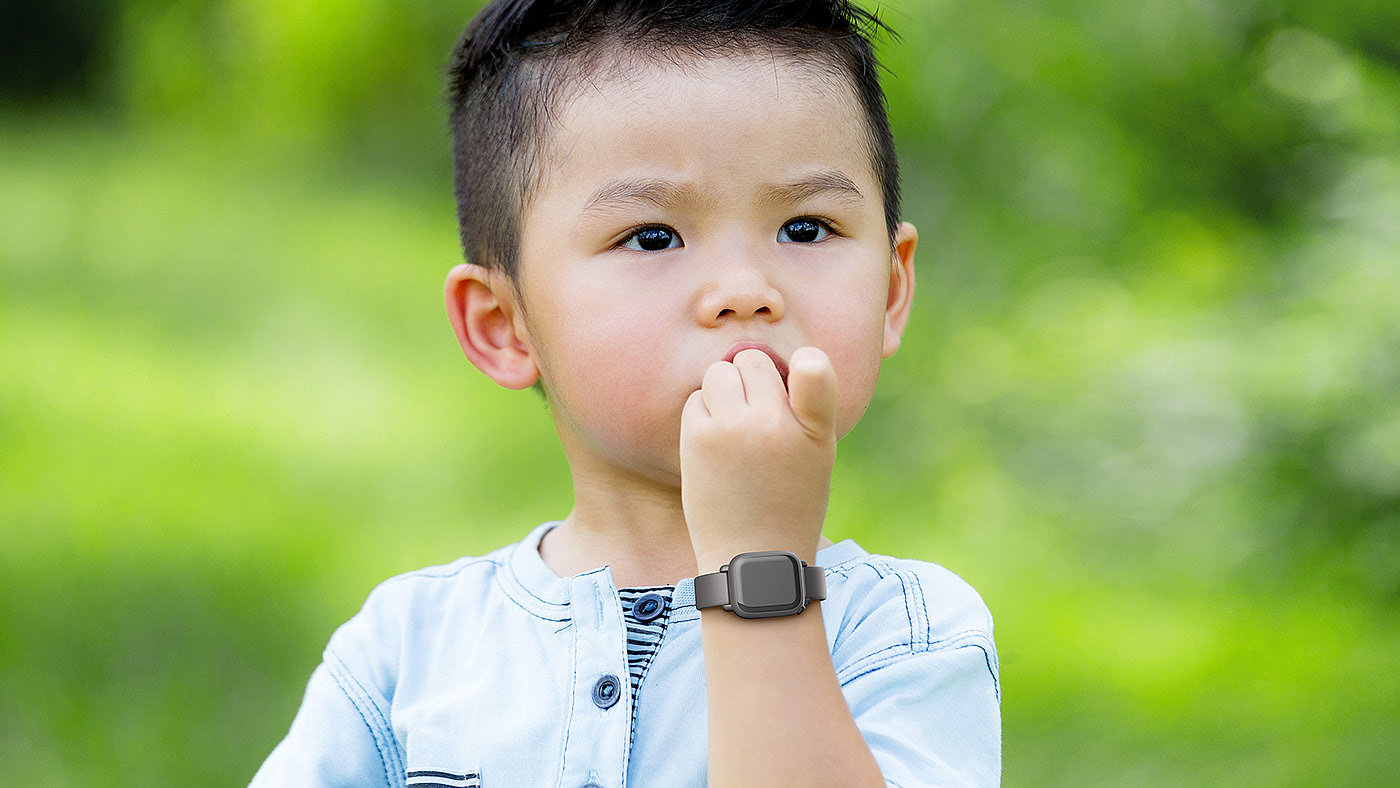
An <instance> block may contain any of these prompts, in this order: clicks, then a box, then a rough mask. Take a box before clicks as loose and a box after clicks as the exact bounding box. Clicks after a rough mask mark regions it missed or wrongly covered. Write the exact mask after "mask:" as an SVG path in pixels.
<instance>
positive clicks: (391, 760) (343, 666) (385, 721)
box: [326, 648, 406, 784]
mask: <svg viewBox="0 0 1400 788" xmlns="http://www.w3.org/2000/svg"><path fill="white" fill-rule="evenodd" d="M326 651H327V653H328V654H329V655H330V656H331V657H332V658H333V659H335V660H336V662H338V663H340V664H339V667H340V671H339V672H342V673H343V675H344V677H345V679H346V680H347V681H350V682H353V683H354V685H355V687H356V688H357V689H358V690H359V692H360V696H361V697H362V698H363V699H364V701H365V703H366V704H368V706H369V708H370V709H371V710H372V711H373V712H374V717H375V719H376V721H377V723H378V727H377V731H378V733H377V735H379V736H381V737H382V738H383V739H384V742H385V747H386V748H387V749H388V756H389V757H388V761H387V763H386V766H388V767H389V768H391V769H392V772H390V773H389V775H388V777H389V782H390V783H391V784H392V783H395V782H402V781H403V780H402V776H403V772H404V769H405V768H406V767H405V765H404V760H405V755H404V753H403V751H402V750H401V749H400V747H399V740H398V737H396V736H395V735H394V732H393V727H392V726H391V725H390V723H389V713H388V712H387V711H385V710H384V709H383V708H381V707H380V706H379V703H378V702H377V701H376V700H375V697H374V695H373V694H372V693H371V692H370V691H369V688H368V687H366V686H365V683H364V682H363V681H361V680H360V677H359V676H357V675H355V672H354V671H353V670H351V669H350V665H349V663H347V662H346V661H345V660H344V659H343V658H342V657H341V656H340V655H339V654H338V653H336V652H335V651H334V650H333V649H330V648H327V649H326ZM332 675H334V673H333V674H332ZM361 716H363V712H362V713H361ZM382 758H383V754H382V753H381V759H382Z"/></svg>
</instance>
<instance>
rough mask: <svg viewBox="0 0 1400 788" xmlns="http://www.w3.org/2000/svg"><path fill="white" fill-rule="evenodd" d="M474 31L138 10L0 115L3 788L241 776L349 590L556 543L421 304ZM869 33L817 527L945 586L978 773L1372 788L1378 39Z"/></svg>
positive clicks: (121, 15) (147, 6)
mask: <svg viewBox="0 0 1400 788" xmlns="http://www.w3.org/2000/svg"><path fill="white" fill-rule="evenodd" d="M79 5H81V4H79ZM476 6H477V4H475V3H473V4H470V7H460V8H453V7H451V6H438V5H433V4H413V3H407V4H382V3H372V2H367V0H307V1H306V2H298V3H291V4H287V3H272V2H265V1H262V0H224V1H223V2H215V1H214V0H201V1H200V2H189V3H168V2H153V1H152V0H126V1H125V2H121V3H117V4H115V5H113V6H110V7H106V10H105V11H103V12H102V13H101V14H98V15H97V16H95V17H94V18H97V19H100V20H101V22H102V25H104V27H103V30H104V34H103V36H101V37H100V39H99V41H100V46H99V49H98V55H97V56H95V57H94V58H93V59H92V63H94V64H95V65H93V66H92V68H94V69H96V70H95V71H94V72H93V73H92V74H89V75H88V78H87V79H86V80H85V81H82V82H81V84H84V85H87V86H88V87H87V88H85V89H84V90H83V91H80V92H78V93H73V94H65V95H50V96H48V97H46V98H35V97H33V95H31V94H30V93H23V94H22V95H23V96H24V98H23V99H19V98H15V97H13V96H12V97H11V98H3V95H0V338H3V341H0V715H3V717H4V719H6V720H7V721H8V722H7V724H5V725H3V726H0V783H4V784H6V785H10V784H14V785H30V784H44V785H69V784H72V785H77V784H85V783H101V784H133V785H165V784H170V785H176V784H199V785H218V784H229V785H237V784H242V783H244V782H246V780H247V778H248V777H249V776H251V774H252V772H253V770H254V769H256V767H257V764H258V763H259V762H260V760H261V758H262V757H264V756H265V755H266V753H267V752H268V751H269V750H270V749H271V747H272V746H273V745H274V744H275V743H276V741H277V740H278V739H279V738H280V736H281V735H282V733H283V732H284V731H285V729H286V725H287V724H288V723H289V722H290V720H291V715H292V713H293V712H294V710H295V708H296V705H297V703H298V701H299V699H300V693H301V689H302V687H303V686H304V682H305V680H306V678H307V677H308V676H309V674H310V671H311V669H312V668H313V667H314V665H315V664H316V662H317V660H318V659H319V654H320V649H321V648H322V646H323V645H324V643H325V640H326V638H327V637H328V636H329V634H330V632H331V631H332V630H333V628H334V627H335V626H336V625H337V624H338V623H340V622H341V621H343V620H344V619H345V618H347V617H348V616H349V615H351V614H353V612H354V611H355V609H356V608H357V606H358V605H359V603H360V602H361V601H362V600H363V598H364V596H365V594H366V593H367V592H368V590H369V589H370V587H372V586H373V585H374V584H375V583H376V582H378V581H379V580H381V579H383V578H385V577H387V576H389V575H391V574H394V573H396V572H399V571H404V570H407V569H411V568H416V567H419V566H423V565H426V564H431V563H440V562H444V561H448V560H451V559H452V558H454V557H456V556H458V555H462V554H477V553H481V552H486V551H488V550H490V549H493V548H494V547H497V546H499V545H501V544H504V543H506V542H509V541H514V540H515V539H518V538H519V537H520V536H521V535H523V533H524V532H525V531H526V530H527V529H528V528H529V527H530V526H532V525H534V524H537V523H538V522H540V521H542V520H544V519H549V518H554V517H560V516H563V515H564V514H565V513H567V511H568V507H569V505H570V486H569V481H568V474H567V467H566V465H565V464H564V462H563V459H562V456H561V453H560V451H559V448H558V445H557V439H556V438H555V437H554V434H553V430H552V427H551V425H550V423H549V420H548V417H547V414H546V413H545V411H544V410H543V408H542V406H541V405H540V403H539V402H538V399H537V398H536V397H535V396H534V395H533V394H529V393H525V392H509V391H505V390H503V389H500V388H498V387H496V386H495V385H494V384H492V383H491V382H490V381H489V380H487V379H486V378H484V376H482V375H480V374H479V373H477V372H476V371H475V370H473V369H472V368H471V367H470V365H469V364H468V363H467V362H466V361H465V360H464V359H462V357H461V354H460V351H459V350H458V348H457V347H456V343H455V341H454V340H453V338H452V336H451V334H450V331H449V330H448V327H447V324H446V321H445V319H444V316H443V312H442V309H443V307H442V296H441V289H440V288H441V283H442V279H443V276H444V275H445V273H446V271H447V269H448V268H449V267H450V266H451V265H452V264H454V263H455V262H456V261H457V260H458V258H459V255H460V252H459V251H458V249H457V244H456V228H455V222H454V218H453V206H452V200H451V188H450V177H449V172H448V156H447V150H446V139H445V130H444V126H443V116H444V111H443V108H442V105H441V101H440V97H439V94H440V88H441V80H440V71H439V70H440V68H441V66H442V63H443V61H444V59H445V56H446V53H447V51H448V48H449V47H450V45H451V43H452V41H453V40H454V39H455V37H456V35H457V34H458V32H459V30H460V28H461V26H462V25H463V24H464V23H465V22H466V20H467V19H469V18H470V16H471V14H472V13H473V12H474V10H475V8H476ZM36 7H37V6H36ZM46 7H47V6H46ZM65 7H66V6H65ZM881 8H882V9H883V10H882V12H881V13H882V17H883V18H885V19H886V20H887V21H888V22H890V23H891V24H892V25H893V26H894V27H895V29H896V30H898V31H899V32H900V34H901V36H902V38H903V40H902V42H901V43H899V44H895V45H888V46H885V47H884V48H883V49H882V50H881V52H882V56H883V58H884V60H885V62H886V64H887V65H888V66H889V68H890V70H891V72H892V74H891V75H890V76H887V77H886V80H885V84H886V88H887V91H888V93H889V97H890V101H891V113H892V120H893V123H894V130H895V137H896V141H897V142H898V144H899V146H900V153H901V163H902V167H903V172H904V195H905V210H904V214H905V217H906V218H907V219H909V220H910V221H912V222H914V223H915V224H916V225H917V226H918V228H919V231H920V244H919V248H918V255H917V269H918V288H917V292H916V297H915V314H914V317H913V320H912V322H911V325H910V328H909V331H908V333H907V335H906V338H905V341H904V344H903V346H902V348H901V350H900V352H899V353H898V355H896V356H895V357H893V358H892V359H890V360H889V361H888V362H887V363H886V365H885V367H884V370H883V378H884V379H883V380H882V381H881V384H880V388H879V390H878V392H877V395H876V399H875V401H874V403H872V405H871V408H870V411H869V412H868V413H867V414H866V416H865V418H864V419H863V421H862V422H861V424H860V425H859V426H858V427H857V428H856V429H855V430H854V431H853V432H852V433H851V434H850V435H849V436H848V437H847V438H846V439H845V440H843V441H842V444H841V446H840V453H839V454H840V456H839V457H838V468H837V471H836V474H835V480H834V485H835V487H834V490H833V499H832V503H831V507H830V517H829V524H828V528H827V531H826V532H827V533H828V535H830V536H832V537H833V538H836V539H840V538H846V537H853V538H856V539H857V540H858V541H860V542H861V543H862V545H864V546H865V547H866V548H867V549H870V550H872V551H876V552H883V553H891V554H896V555H910V556H916V557H920V558H924V559H927V560H933V561H938V562H940V563H943V564H945V565H947V566H949V567H950V568H952V569H954V570H955V571H957V572H959V573H960V574H962V575H963V576H964V577H965V578H967V579H968V580H969V581H970V582H971V583H972V584H973V585H974V586H976V587H977V588H978V589H979V590H981V591H982V593H983V595H984V597H985V598H986V599H987V601H988V603H989V605H990V606H991V608H992V611H993V613H994V614H995V615H996V617H997V637H998V645H999V647H1000V652H1001V661H1002V677H1003V692H1004V701H1003V713H1004V717H1005V741H1006V782H1007V784H1008V785H1026V784H1031V785H1083V784H1104V785H1120V784H1151V785H1159V784H1181V785H1199V784H1254V783H1263V784H1286V785H1321V784H1327V785H1332V784H1356V785H1366V784H1380V783H1384V782H1386V781H1387V779H1389V778H1392V777H1393V775H1394V774H1395V773H1397V771H1400V757H1398V756H1397V755H1396V754H1395V749H1394V747H1393V742H1394V740H1395V739H1396V738H1397V736H1400V724H1397V722H1396V720H1400V679H1398V678H1397V677H1400V669H1397V668H1400V665H1397V655H1400V624H1397V620H1400V619H1398V618H1397V616H1396V609H1397V602H1400V396H1397V394H1396V393H1395V392H1397V391H1400V308H1397V305H1400V222H1397V219H1396V217H1400V37H1397V34H1396V33H1395V31H1396V30H1400V6H1397V5H1396V4H1394V3H1380V2H1367V0H1348V1H1347V2H1339V3H1332V4H1304V3H1294V4H1286V3H1285V4H1280V3H1267V4H1266V3H1259V2H1238V3H1224V2H1209V1H1208V0H1193V1H1191V2H1187V1H1186V0H1180V1H1179V2H1165V0H1151V1H1149V2H1145V3H1111V2H1105V1H1104V0H1057V1H1056V2H1044V3H1039V4H1034V5H1032V4H1027V3H1022V2H990V3H981V4H974V5H959V4H954V3H948V2H928V3H919V4H914V3H906V4H905V5H903V6H895V7H889V6H881ZM55 13H56V12H55ZM84 29H86V28H84ZM36 51H37V50H36ZM83 62H86V61H83ZM55 84H78V83H77V82H74V81H73V80H67V81H62V82H56V83H55ZM93 86H96V87H93Z"/></svg>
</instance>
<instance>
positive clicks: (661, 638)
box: [252, 521, 1001, 788]
mask: <svg viewBox="0 0 1400 788" xmlns="http://www.w3.org/2000/svg"><path fill="white" fill-rule="evenodd" d="M558 524H559V523H558V522H557V521H552V522H546V523H543V524H541V525H539V526H537V527H535V528H534V529H533V530H532V531H531V532H530V533H529V535H527V536H526V537H525V538H524V539H523V540H521V541H520V542H517V543H515V544H512V545H507V546H505V547H502V548H500V549H498V550H496V551H495V552H492V553H490V554H487V555H484V556H479V557H465V558H461V559H458V560H457V561H454V562H453V563H450V564H446V565H444V566H438V567H431V568H427V569H420V570H418V571H416V572H409V573H407V574H403V575H399V576H397V577H394V578H391V579H389V580H387V581H385V582H384V583H382V584H380V585H379V587H377V588H376V589H375V590H374V591H373V592H372V593H371V594H370V595H369V598H368V600H367V601H366V602H365V605H364V607H363V609H362V610H361V611H360V612H359V613H358V614H357V615H355V616H354V617H353V618H351V619H350V620H349V621H348V622H346V623H345V624H343V625H342V626H341V627H340V628H339V629H338V630H336V632H335V634H333V635H332V636H331V639H330V643H329V644H328V645H327V647H326V650H325V653H324V656H323V660H322V662H321V664H320V665H319V666H318V667H317V668H316V670H315V671H314V672H313V673H312V675H311V680H310V683H309V684H308V685H307V688H306V696H305V698H304V699H303V701H302V704H301V708H300V710H299V711H298V712H297V715H296V718H295V719H294V720H293V721H292V725H291V730H290V731H289V732H288V733H287V736H286V738H284V739H283V740H282V742H281V743H280V744H279V745H278V746H277V748H276V749H275V750H273V752H272V754H271V755H269V756H268V758H267V760H266V762H264V763H263V765H262V768H261V769H260V770H259V771H258V773H257V774H256V775H255V776H254V778H253V782H252V785H253V786H254V787H255V788H267V787H268V786H322V785H324V786H330V785H346V786H349V785H354V786H370V785H375V786H380V785H382V786H451V787H452V788H462V787H463V786H473V787H476V788H505V787H506V786H569V787H570V788H573V787H574V786H578V787H580V788H584V787H586V786H601V787H602V788H623V786H628V785H631V786H634V787H643V788H644V787H645V786H664V787H665V788H683V787H685V786H703V785H705V784H706V770H707V749H706V739H707V727H706V724H707V721H706V714H705V664H704V654H703V651H702V648H701V643H702V641H701V636H702V633H701V621H700V612H699V611H698V610H696V608H695V587H694V579H693V578H685V579H682V580H680V581H679V582H678V583H677V585H676V586H674V587H669V586H662V587H659V588H654V589H618V588H615V587H614V585H613V580H612V570H611V569H610V568H609V567H606V566H604V567H600V568H598V569H593V570H590V571H588V572H583V573H581V574H578V575H575V576H573V577H567V578H561V577H558V576H556V575H555V574H554V572H553V571H552V570H551V569H550V568H549V567H548V566H546V565H545V563H544V560H543V559H542V558H541V557H540V554H539V550H538V547H539V544H540V541H541V539H542V538H543V537H544V535H545V533H546V532H547V531H548V530H549V529H550V528H553V527H555V526H557V525H558ZM816 562H817V565H818V566H821V567H823V568H824V570H825V576H826V587H827V598H826V599H825V600H824V601H822V602H820V603H813V604H814V605H818V606H819V607H820V610H821V616H822V621H823V624H824V626H825V628H826V637H827V643H828V646H829V648H830V652H831V658H832V663H833V665H834V667H835V669H836V675H837V678H838V679H839V681H840V683H841V691H842V693H843V695H844V696H845V698H846V701H847V703H848V704H849V707H850V710H851V714H852V716H853V717H854V719H855V722H856V725H857V727H859V729H860V731H861V734H862V735H863V736H864V737H865V741H866V744H867V745H869V747H870V749H871V752H872V753H873V754H874V756H875V760H876V762H877V763H878V764H879V766H880V770H881V772H882V774H883V775H884V776H885V779H886V781H887V783H888V784H889V785H894V786H904V788H913V787H914V786H934V785H938V786H942V785H997V784H999V781H1000V776H1001V710H1000V702H1001V693H1000V680H999V676H998V663H997V655H996V646H995V644H994V641H993V639H992V619H991V615H990V613H989V612H988V611H987V607H986V605H984V604H983V602H982V599H981V597H979V596H978V594H977V592H976V591H974V590H973V589H972V587H971V586H969V585H968V584H967V583H965V582H964V581H963V580H962V579H960V578H959V577H958V576H957V575H955V574H953V573H952V572H950V571H948V570H947V569H944V568H943V567H941V566H938V565H937V564H932V563H927V562H924V561H918V560H914V559H906V558H892V557H890V556H885V555H878V554H871V553H868V552H866V551H865V550H863V549H861V548H860V546H858V545H857V544H856V543H855V542H854V541H852V540H850V539H847V540H845V541H843V542H840V543H837V544H834V545H831V546H829V547H826V548H824V549H822V550H819V551H818V552H817V555H816ZM715 569H718V567H716V568H715ZM809 612H810V611H809Z"/></svg>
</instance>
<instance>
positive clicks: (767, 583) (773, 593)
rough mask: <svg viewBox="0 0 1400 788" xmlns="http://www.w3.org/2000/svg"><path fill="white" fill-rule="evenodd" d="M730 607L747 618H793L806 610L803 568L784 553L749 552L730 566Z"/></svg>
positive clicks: (796, 559) (794, 559) (737, 558)
mask: <svg viewBox="0 0 1400 788" xmlns="http://www.w3.org/2000/svg"><path fill="white" fill-rule="evenodd" d="M729 582H730V594H729V599H730V605H731V606H732V607H733V608H734V611H735V612H736V613H738V614H739V615H740V616H743V617H744V618H762V617H766V616H782V615H791V614H793V613H796V612H798V611H800V610H801V609H802V608H803V600H802V565H801V562H800V561H799V560H798V558H797V556H795V555H793V554H792V553H788V552H783V551H772V552H762V553H746V554H743V555H741V556H736V557H735V559H734V560H733V561H731V562H730V563H729Z"/></svg>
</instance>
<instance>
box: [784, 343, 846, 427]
mask: <svg viewBox="0 0 1400 788" xmlns="http://www.w3.org/2000/svg"><path fill="white" fill-rule="evenodd" d="M787 384H788V399H789V401H790V402H791V405H792V413H793V415H794V416H796V417H797V422H798V423H799V424H801V425H802V429H803V431H805V432H806V433H807V435H808V436H810V437H812V438H814V439H816V440H825V439H827V438H830V437H832V435H833V434H834V433H835V432H836V369H835V367H833V366H831V359H829V358H827V356H826V353H823V352H822V350H821V348H816V347H810V346H808V347H801V348H798V349H797V350H796V351H794V352H793V354H792V361H791V362H790V363H789V364H788V380H787Z"/></svg>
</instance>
